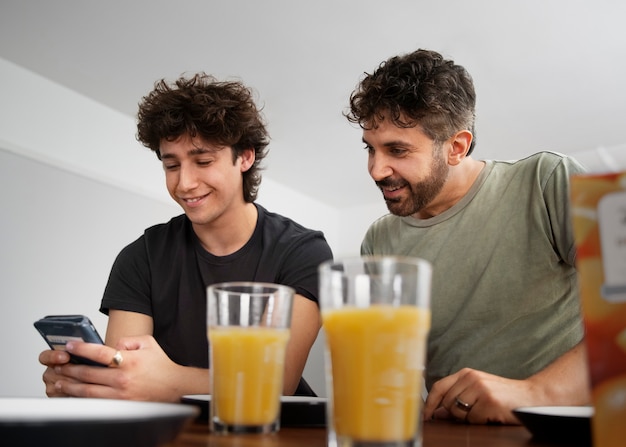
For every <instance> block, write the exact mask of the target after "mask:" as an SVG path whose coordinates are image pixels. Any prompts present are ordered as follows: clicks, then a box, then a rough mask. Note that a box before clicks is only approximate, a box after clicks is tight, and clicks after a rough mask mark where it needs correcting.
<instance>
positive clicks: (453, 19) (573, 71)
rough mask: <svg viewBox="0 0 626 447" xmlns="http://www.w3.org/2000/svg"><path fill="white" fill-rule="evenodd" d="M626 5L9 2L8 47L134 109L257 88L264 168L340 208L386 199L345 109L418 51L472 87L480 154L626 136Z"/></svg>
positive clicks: (536, 0)
mask: <svg viewBox="0 0 626 447" xmlns="http://www.w3.org/2000/svg"><path fill="white" fill-rule="evenodd" d="M625 23H626V2H624V1H622V0H594V1H589V0H585V1H581V0H524V1H517V0H474V1H467V0H441V1H429V2H426V1H419V0H413V1H409V0H386V1H382V0H379V1H372V0H344V1H337V0H315V1H306V2H304V1H298V0H265V1H254V0H250V1H244V0H221V1H211V0H204V1H203V0H178V1H173V0H171V1H166V0H108V1H106V2H96V1H90V0H56V1H49V0H27V1H24V0H0V57H1V58H3V59H6V60H8V61H11V62H13V63H16V64H18V65H20V66H22V67H24V68H26V69H28V70H31V71H33V72H35V73H38V74H40V75H42V76H44V77H46V78H48V79H50V80H52V81H54V82H56V83H58V84H61V85H63V86H66V87H68V88H70V89H72V90H75V91H76V92H78V93H80V94H83V95H85V96H87V97H90V98H92V99H94V100H96V101H98V102H100V103H102V104H104V105H106V106H109V107H111V108H113V109H115V110H118V111H120V112H123V113H125V114H128V115H129V116H132V117H134V116H135V113H136V107H137V102H138V101H139V99H140V98H141V97H142V96H143V95H145V94H146V93H147V92H148V91H149V90H150V89H151V88H152V86H153V84H154V81H156V80H157V79H160V78H168V79H174V78H176V77H178V76H179V75H181V74H182V73H192V72H196V71H205V72H208V73H212V74H214V75H216V76H217V77H218V78H222V79H226V78H238V79H241V80H243V81H244V82H245V83H246V84H247V85H249V86H251V87H253V88H254V89H255V90H256V92H257V94H258V103H259V104H260V105H262V106H263V107H264V113H265V115H266V117H267V119H268V122H269V130H270V133H271V135H272V142H271V144H270V156H269V157H268V158H267V162H266V171H265V175H266V176H267V177H269V178H271V179H272V180H274V181H276V182H279V183H282V184H285V185H288V186H291V187H292V188H295V189H296V190H299V191H301V192H303V193H305V194H308V195H310V196H313V197H315V198H317V199H319V200H320V201H323V202H325V203H328V204H329V205H332V206H336V207H340V208H343V207H350V206H356V205H362V204H363V205H365V204H369V203H373V202H377V201H379V200H380V198H379V193H378V191H377V190H376V188H375V187H374V185H373V182H372V181H371V180H370V178H369V176H368V174H367V170H366V154H365V152H364V151H363V150H362V143H361V132H360V130H359V129H358V128H355V127H354V126H353V125H351V124H349V123H348V122H347V120H346V119H345V118H344V117H343V116H342V112H343V111H344V110H345V107H346V104H347V100H348V97H349V95H350V92H351V91H352V89H353V88H354V87H355V86H356V84H357V82H358V80H359V78H360V77H361V75H362V74H363V72H365V71H368V72H370V71H372V69H374V68H375V67H376V66H377V65H378V64H379V63H380V62H381V61H382V60H384V59H386V58H388V57H390V56H392V55H395V54H398V53H405V52H408V51H411V50H413V49H417V48H428V49H433V50H437V51H439V52H441V53H442V54H443V55H444V56H445V57H447V58H452V59H454V60H455V61H456V62H457V63H459V64H461V65H464V66H465V67H466V68H467V69H468V70H469V71H470V73H471V74H472V76H473V78H474V82H475V84H476V89H477V95H478V101H477V128H476V130H477V148H476V150H475V153H474V154H475V155H474V156H475V157H477V158H499V159H512V158H519V157H522V156H525V155H528V154H530V153H533V152H536V151H539V150H544V149H546V150H555V151H559V152H564V153H577V152H579V151H586V150H589V149H593V148H595V147H599V146H614V145H620V144H623V143H624V142H625V141H626V137H625V136H624V131H625V130H626V127H625V124H626V88H624V84H623V83H624V80H626V60H625V57H624V56H626V26H625Z"/></svg>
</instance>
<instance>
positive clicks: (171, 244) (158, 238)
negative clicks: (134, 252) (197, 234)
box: [136, 214, 193, 256]
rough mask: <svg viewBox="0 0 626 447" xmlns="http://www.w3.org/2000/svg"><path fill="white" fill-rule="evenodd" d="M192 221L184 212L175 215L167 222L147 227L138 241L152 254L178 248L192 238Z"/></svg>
mask: <svg viewBox="0 0 626 447" xmlns="http://www.w3.org/2000/svg"><path fill="white" fill-rule="evenodd" d="M192 233H193V230H192V228H191V222H190V221H189V219H188V218H187V216H185V215H184V214H181V215H179V216H176V217H173V218H172V219H170V220H169V221H168V222H166V223H160V224H156V225H153V226H151V227H148V228H146V229H145V231H144V233H143V235H142V236H141V237H140V238H139V239H138V240H137V241H136V242H139V243H141V244H142V245H143V247H144V249H145V250H146V251H148V252H149V253H150V255H151V256H154V255H158V254H159V253H161V254H162V253H163V252H164V251H168V250H176V249H177V248H178V247H180V246H181V245H182V244H186V241H190V240H191V234H192Z"/></svg>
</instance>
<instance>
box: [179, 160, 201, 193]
mask: <svg viewBox="0 0 626 447" xmlns="http://www.w3.org/2000/svg"><path fill="white" fill-rule="evenodd" d="M196 186H198V176H197V175H196V171H195V169H194V168H193V166H185V165H181V166H180V169H179V171H178V189H179V190H181V191H190V190H192V189H194V188H195V187H196Z"/></svg>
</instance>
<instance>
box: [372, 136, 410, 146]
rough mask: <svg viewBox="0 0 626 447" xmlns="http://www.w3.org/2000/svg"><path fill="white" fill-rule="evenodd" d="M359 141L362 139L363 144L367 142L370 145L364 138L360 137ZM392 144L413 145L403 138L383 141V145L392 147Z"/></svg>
mask: <svg viewBox="0 0 626 447" xmlns="http://www.w3.org/2000/svg"><path fill="white" fill-rule="evenodd" d="M361 141H363V144H367V145H368V146H371V144H369V143H368V142H367V140H366V139H365V138H362V139H361ZM394 146H408V147H413V145H412V144H410V143H409V142H407V141H403V140H392V141H386V142H384V143H383V147H394Z"/></svg>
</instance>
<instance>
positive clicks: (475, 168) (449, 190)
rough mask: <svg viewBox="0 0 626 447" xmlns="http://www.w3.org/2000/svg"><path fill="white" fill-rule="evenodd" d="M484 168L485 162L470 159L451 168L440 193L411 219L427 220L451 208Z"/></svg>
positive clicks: (467, 158)
mask: <svg viewBox="0 0 626 447" xmlns="http://www.w3.org/2000/svg"><path fill="white" fill-rule="evenodd" d="M484 166H485V162H483V161H478V160H474V159H473V158H471V157H466V158H464V159H463V160H462V162H461V163H459V164H458V165H456V166H451V167H450V171H449V173H448V179H447V180H446V183H445V185H444V186H443V189H442V190H441V192H440V193H439V194H438V195H437V197H435V199H434V200H433V201H432V202H431V203H430V204H429V205H428V206H427V207H426V208H424V209H422V210H421V211H419V212H418V213H417V214H416V215H414V216H413V217H415V218H416V219H429V218H431V217H435V216H437V215H439V214H441V213H443V212H444V211H447V210H449V209H450V208H452V207H453V206H454V205H456V204H457V203H458V202H459V200H461V199H462V198H463V197H464V196H465V194H467V192H468V191H469V190H470V188H471V187H472V185H473V184H474V182H475V181H476V179H477V178H478V175H479V174H480V171H482V169H483V167H484Z"/></svg>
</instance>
